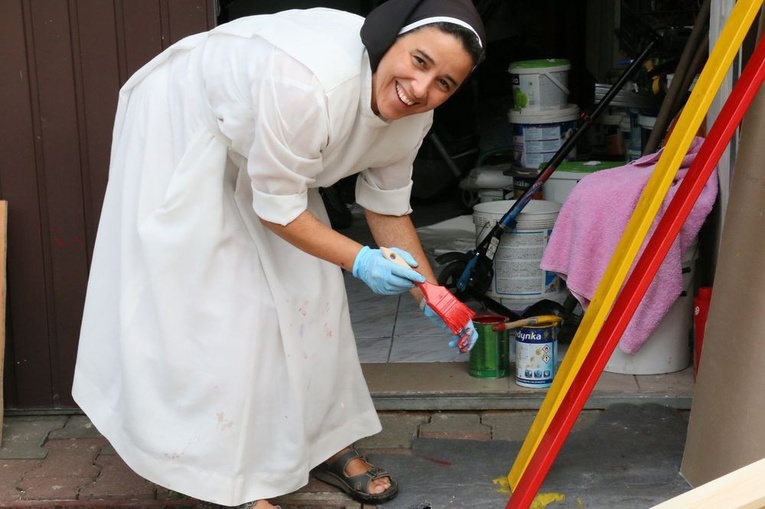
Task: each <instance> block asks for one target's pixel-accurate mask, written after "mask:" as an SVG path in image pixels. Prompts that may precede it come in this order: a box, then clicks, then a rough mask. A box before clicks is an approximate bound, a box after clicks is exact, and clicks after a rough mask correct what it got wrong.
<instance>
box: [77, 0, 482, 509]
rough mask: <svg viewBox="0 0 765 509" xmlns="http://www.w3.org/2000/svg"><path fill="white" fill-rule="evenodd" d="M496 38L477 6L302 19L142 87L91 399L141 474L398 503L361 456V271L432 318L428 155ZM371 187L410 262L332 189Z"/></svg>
mask: <svg viewBox="0 0 765 509" xmlns="http://www.w3.org/2000/svg"><path fill="white" fill-rule="evenodd" d="M484 46H485V35H484V28H483V26H482V23H481V19H480V17H479V15H478V13H477V12H476V10H475V7H474V5H473V3H472V1H471V0H421V1H417V0H389V1H387V2H385V3H383V4H381V5H380V6H379V7H377V8H376V9H374V10H373V11H372V12H370V13H369V15H368V16H367V17H366V18H362V17H359V16H356V15H354V14H350V13H347V12H343V11H339V10H332V9H326V8H314V9H305V10H289V11H283V12H279V13H276V14H272V15H262V16H251V17H247V18H242V19H239V20H236V21H232V22H230V23H226V24H223V25H221V26H219V27H216V28H215V29H213V30H211V31H209V32H205V33H201V34H197V35H193V36H190V37H187V38H185V39H183V40H181V41H180V42H178V43H176V44H175V45H173V46H172V47H170V48H168V49H167V50H165V51H164V52H163V53H161V54H160V55H158V56H157V57H156V58H154V59H153V60H152V61H150V62H149V63H148V64H146V65H145V66H144V67H142V68H141V69H139V70H138V71H137V72H136V73H135V74H134V75H133V76H131V78H130V79H129V80H128V81H127V82H126V83H125V85H124V86H123V88H122V89H121V90H120V95H119V102H118V107H117V112H116V117H115V123H114V129H113V139H112V151H111V158H110V167H109V179H108V185H107V189H106V194H105V197H104V203H103V209H102V212H101V217H100V223H99V227H98V234H97V238H96V246H95V250H94V254H93V260H92V264H91V268H90V278H89V283H88V289H87V297H86V302H85V309H84V315H83V320H82V328H81V334H80V340H79V349H78V354H77V362H76V370H75V376H74V386H73V396H74V399H75V401H76V402H77V403H78V405H79V406H80V407H81V409H82V410H83V411H84V412H85V413H86V414H87V415H88V417H89V418H90V419H91V421H92V422H93V424H94V425H95V426H96V428H97V429H98V430H99V431H100V432H101V433H102V434H103V435H104V436H105V437H106V438H107V439H108V440H109V442H110V443H111V445H112V446H113V447H114V449H115V450H116V451H117V453H118V454H119V455H120V456H121V457H122V459H124V461H125V462H126V463H127V464H128V466H130V468H131V469H133V470H134V471H135V472H136V473H137V474H139V475H140V476H142V477H143V478H145V479H147V480H149V481H151V482H153V483H155V484H158V485H160V486H163V487H165V488H168V489H170V490H173V491H175V492H178V493H182V494H185V495H187V496H189V497H192V498H194V499H197V500H199V501H201V505H203V506H205V507H221V506H245V507H254V508H257V509H261V508H268V507H274V506H272V505H271V504H270V503H269V502H268V500H269V499H273V498H275V497H278V496H280V495H284V494H288V493H291V492H294V491H296V490H298V489H299V488H301V487H302V486H304V485H305V484H306V483H307V482H308V480H309V475H310V474H311V472H313V474H314V475H315V476H316V477H317V478H319V479H321V480H323V481H325V482H328V483H330V484H333V485H335V486H338V487H339V488H341V489H342V490H343V491H345V492H347V493H348V494H349V495H350V496H351V497H352V498H353V499H355V500H357V501H361V502H367V503H380V502H384V501H386V500H389V499H391V498H392V497H394V496H395V495H396V494H397V492H398V485H397V483H396V481H395V480H394V479H393V477H392V476H391V475H390V474H388V473H387V472H386V471H384V470H382V469H381V468H378V467H375V466H373V465H372V464H370V463H369V461H367V460H366V459H365V458H363V457H362V456H360V455H359V453H358V452H357V451H356V450H355V449H354V448H353V444H354V442H356V441H357V440H359V439H361V438H364V437H368V436H370V435H373V434H375V433H378V432H379V431H380V430H381V425H380V421H379V419H378V416H377V413H376V411H375V408H374V406H373V404H372V400H371V397H370V394H369V390H368V388H367V385H366V382H365V380H364V377H363V374H362V371H361V366H360V363H359V359H358V355H357V351H356V343H355V338H354V334H353V331H352V329H351V320H350V315H349V312H348V301H347V297H346V292H345V286H344V276H343V270H345V271H348V272H349V273H351V274H352V275H353V276H354V277H356V278H359V279H360V280H362V281H363V282H364V283H366V285H368V286H369V288H370V289H371V291H373V292H375V293H377V294H380V295H395V294H399V293H404V292H407V291H408V292H410V293H411V294H412V296H413V297H414V300H413V301H412V303H413V305H418V304H419V303H420V302H421V299H422V294H421V293H419V291H418V290H417V288H416V287H415V286H414V284H415V282H422V281H425V280H428V281H431V282H435V281H436V277H435V274H434V273H433V270H432V268H431V267H430V265H429V264H428V261H427V259H426V257H425V254H424V252H423V249H422V247H421V245H420V242H419V240H418V238H417V234H416V232H415V229H414V227H413V225H412V222H411V220H410V218H409V214H410V213H411V211H412V210H411V207H410V204H409V202H410V193H411V189H412V164H413V161H414V158H415V155H416V154H417V150H418V149H419V147H420V145H421V143H422V140H423V138H424V137H425V135H426V134H427V132H428V130H429V128H430V126H431V123H432V111H433V109H434V108H436V107H437V106H439V105H440V104H442V103H443V102H444V101H446V100H447V99H448V98H449V97H451V96H452V95H453V94H454V92H455V91H456V90H457V89H458V88H459V87H460V86H461V85H462V84H463V83H464V82H465V80H466V79H467V78H468V77H469V75H470V73H471V72H472V70H473V69H474V68H475V66H476V65H478V63H479V62H480V61H481V60H482V58H483V54H484V53H483V47H484ZM356 174H357V185H356V190H355V199H356V202H357V203H358V204H359V205H360V206H362V207H363V208H364V210H365V216H366V220H367V221H368V224H369V226H370V229H371V231H372V233H373V236H374V240H375V244H376V246H387V247H391V248H394V249H395V250H397V252H398V253H399V254H400V256H402V257H403V258H404V259H405V260H406V261H407V262H408V263H409V265H410V266H411V268H410V269H407V268H404V267H401V266H399V265H397V264H395V263H393V262H390V261H388V260H387V259H386V258H385V257H383V256H382V254H381V252H380V250H379V248H377V247H376V246H363V245H361V244H359V243H358V242H356V241H355V240H352V239H350V238H348V237H346V236H344V235H342V234H340V233H339V232H337V231H335V230H333V229H332V228H331V227H330V226H329V220H328V216H327V213H326V211H325V209H324V206H323V203H322V200H321V197H320V195H319V192H318V190H319V188H321V187H329V186H331V185H333V184H334V183H336V182H338V181H339V180H340V179H342V178H344V177H347V176H350V175H356ZM423 311H424V313H425V314H426V315H427V316H428V317H429V318H431V319H432V320H433V321H434V322H435V323H436V324H437V325H440V326H442V327H443V322H441V321H440V319H439V318H438V317H437V316H436V315H435V314H434V313H433V311H432V310H431V309H430V308H429V307H428V306H423ZM468 329H472V323H469V324H468ZM467 332H468V335H469V336H470V337H471V338H472V340H473V341H475V338H476V337H477V334H475V332H474V330H468V331H467ZM447 339H451V340H453V337H448V338H447ZM452 342H453V341H452Z"/></svg>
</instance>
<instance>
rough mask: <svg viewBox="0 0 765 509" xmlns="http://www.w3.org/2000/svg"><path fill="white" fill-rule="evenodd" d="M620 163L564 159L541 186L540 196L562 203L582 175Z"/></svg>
mask: <svg viewBox="0 0 765 509" xmlns="http://www.w3.org/2000/svg"><path fill="white" fill-rule="evenodd" d="M622 164H624V163H623V162H620V161H564V162H563V163H561V164H560V166H558V169H557V170H555V171H554V172H553V173H552V175H550V178H548V179H547V182H545V184H544V185H543V186H542V196H543V198H544V199H545V200H549V201H554V202H556V203H561V204H562V203H564V202H565V201H566V199H567V198H568V195H569V194H571V191H572V190H573V189H574V186H575V185H576V184H577V183H578V182H579V181H580V180H582V179H583V178H584V177H586V176H587V175H589V174H590V173H595V172H596V171H600V170H606V169H608V168H615V167H617V166H621V165H622Z"/></svg>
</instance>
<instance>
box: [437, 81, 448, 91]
mask: <svg viewBox="0 0 765 509" xmlns="http://www.w3.org/2000/svg"><path fill="white" fill-rule="evenodd" d="M438 84H439V86H440V87H441V88H442V89H443V90H444V91H445V92H448V91H449V90H451V85H450V84H449V82H448V81H447V80H445V79H440V80H438Z"/></svg>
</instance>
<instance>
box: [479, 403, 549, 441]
mask: <svg viewBox="0 0 765 509" xmlns="http://www.w3.org/2000/svg"><path fill="white" fill-rule="evenodd" d="M536 415H537V412H536V411H531V410H530V411H527V412H526V411H518V412H487V413H484V414H481V423H483V424H485V425H487V426H490V427H491V438H492V439H493V440H510V441H520V440H524V439H525V438H526V435H527V434H528V432H529V429H530V428H531V423H532V422H534V418H535V417H536Z"/></svg>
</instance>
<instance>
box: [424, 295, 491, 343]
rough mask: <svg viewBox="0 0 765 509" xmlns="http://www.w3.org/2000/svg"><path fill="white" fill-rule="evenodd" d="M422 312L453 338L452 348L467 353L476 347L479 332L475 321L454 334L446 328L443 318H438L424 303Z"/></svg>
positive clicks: (451, 340) (469, 322)
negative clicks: (474, 323)
mask: <svg viewBox="0 0 765 509" xmlns="http://www.w3.org/2000/svg"><path fill="white" fill-rule="evenodd" d="M422 312H423V313H424V314H425V316H427V317H428V318H429V319H430V321H432V322H433V323H435V324H436V325H438V326H439V327H440V328H441V329H443V330H444V331H446V332H447V334H449V336H451V339H450V340H449V346H450V347H452V348H458V349H459V351H460V352H462V353H466V352H469V351H470V350H471V349H472V348H473V346H474V345H475V342H476V340H477V339H478V332H477V331H476V330H475V325H473V320H468V323H467V324H466V325H465V327H463V329H462V331H460V333H459V334H454V333H453V332H452V330H451V329H450V328H449V327H447V326H446V324H445V323H444V321H443V320H442V319H441V317H440V316H438V315H437V314H436V312H435V311H433V309H432V308H431V307H430V306H428V305H427V304H425V303H424V301H423V307H422Z"/></svg>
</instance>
